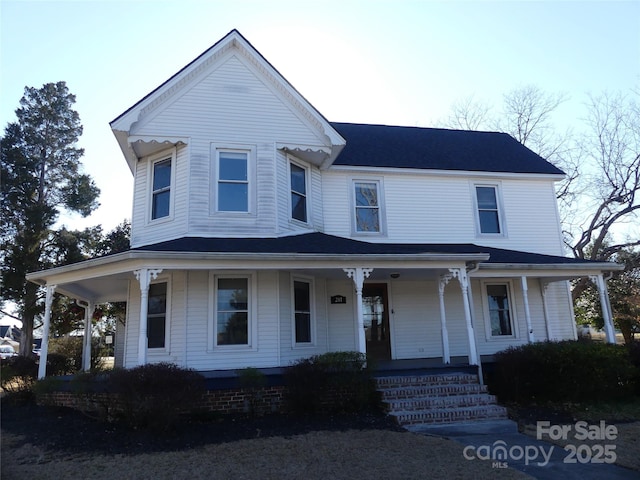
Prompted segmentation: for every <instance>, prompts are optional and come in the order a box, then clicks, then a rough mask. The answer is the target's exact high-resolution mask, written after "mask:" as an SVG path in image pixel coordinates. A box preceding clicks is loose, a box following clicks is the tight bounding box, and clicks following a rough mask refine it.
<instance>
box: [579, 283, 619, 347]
mask: <svg viewBox="0 0 640 480" xmlns="http://www.w3.org/2000/svg"><path fill="white" fill-rule="evenodd" d="M611 278H613V272H608V273H607V274H606V275H604V274H603V275H602V280H603V282H602V283H604V288H605V293H606V295H605V296H604V298H605V302H606V303H607V311H608V312H609V319H610V320H611V328H612V329H613V338H614V340H615V338H616V329H615V326H614V325H613V309H612V308H611V299H610V298H609V288H608V287H607V282H608V281H609V280H611ZM574 323H575V322H574ZM614 343H617V342H616V341H614Z"/></svg>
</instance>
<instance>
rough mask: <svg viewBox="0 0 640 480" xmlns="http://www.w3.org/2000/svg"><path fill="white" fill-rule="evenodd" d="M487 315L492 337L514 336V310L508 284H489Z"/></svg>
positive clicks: (485, 286)
mask: <svg viewBox="0 0 640 480" xmlns="http://www.w3.org/2000/svg"><path fill="white" fill-rule="evenodd" d="M484 288H485V294H486V296H485V299H486V302H485V315H486V316H487V317H488V322H487V323H488V327H489V328H488V330H489V332H488V333H490V337H510V336H514V324H513V317H514V315H513V309H512V302H511V298H510V291H509V290H510V288H509V284H508V283H487V284H485V285H484Z"/></svg>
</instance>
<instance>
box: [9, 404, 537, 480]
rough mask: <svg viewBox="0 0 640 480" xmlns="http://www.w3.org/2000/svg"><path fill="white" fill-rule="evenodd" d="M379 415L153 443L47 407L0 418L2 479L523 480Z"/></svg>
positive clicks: (218, 429) (242, 427) (206, 432)
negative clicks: (0, 426)
mask: <svg viewBox="0 0 640 480" xmlns="http://www.w3.org/2000/svg"><path fill="white" fill-rule="evenodd" d="M462 450H463V445H461V444H458V443H456V442H454V441H450V440H445V439H441V438H435V437H425V436H421V435H416V434H412V433H408V432H405V431H402V430H400V429H398V428H397V427H395V426H394V425H393V424H392V423H390V422H389V421H388V420H387V419H386V418H385V417H383V416H380V415H373V414H371V415H366V414H364V415H349V416H342V417H322V418H318V417H305V418H299V417H297V418H296V417H287V416H269V417H262V418H254V419H251V418H249V419H247V418H228V419H226V420H224V421H218V422H207V423H194V424H190V425H185V426H184V427H182V428H181V429H180V430H179V431H175V432H172V433H170V434H150V433H149V432H140V431H132V430H127V429H125V428H119V427H116V426H113V425H107V424H100V423H96V422H95V421H93V420H90V419H88V418H86V417H83V416H82V415H80V414H78V413H77V412H74V411H70V410H66V409H56V410H52V409H48V408H44V407H35V406H30V407H5V406H3V411H2V451H1V453H2V458H1V474H2V478H3V479H7V480H10V479H14V478H15V479H22V478H33V479H56V480H58V479H110V480H111V479H113V478H119V479H158V480H160V479H183V478H188V479H200V478H207V479H210V478H215V479H278V480H280V479H285V478H286V479H299V478H303V479H305V480H315V479H322V480H326V479H327V478H332V479H353V478H385V479H386V478H388V479H424V478H434V479H439V478H442V479H457V478H460V479H465V478H474V479H476V480H483V479H489V478H500V479H520V478H530V477H527V476H526V475H524V474H522V473H520V472H517V471H515V470H510V469H507V470H495V469H493V468H491V464H490V463H487V462H482V461H479V460H472V461H469V460H465V459H464V457H463V455H462Z"/></svg>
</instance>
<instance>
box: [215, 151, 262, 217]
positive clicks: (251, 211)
mask: <svg viewBox="0 0 640 480" xmlns="http://www.w3.org/2000/svg"><path fill="white" fill-rule="evenodd" d="M225 152H229V153H244V154H246V155H247V182H246V183H247V211H234V210H220V207H219V205H218V198H219V193H220V192H219V188H218V186H219V184H220V153H225ZM211 159H212V166H211V189H210V190H211V213H212V214H213V215H224V216H236V217H237V216H240V217H246V216H248V215H249V216H251V215H255V212H256V194H255V191H254V190H255V188H256V180H255V175H256V173H255V170H256V165H255V164H256V148H255V146H252V145H233V144H224V145H212V146H211ZM223 182H224V180H223Z"/></svg>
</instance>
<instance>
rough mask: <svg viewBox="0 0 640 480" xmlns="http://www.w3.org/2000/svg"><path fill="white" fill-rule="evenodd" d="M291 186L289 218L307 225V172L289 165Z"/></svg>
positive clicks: (296, 166) (299, 167) (295, 165)
mask: <svg viewBox="0 0 640 480" xmlns="http://www.w3.org/2000/svg"><path fill="white" fill-rule="evenodd" d="M289 172H290V173H289V182H290V185H291V218H292V219H294V220H299V221H301V222H304V223H307V170H306V169H304V168H302V167H301V166H299V165H297V164H296V163H293V162H290V163H289Z"/></svg>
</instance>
